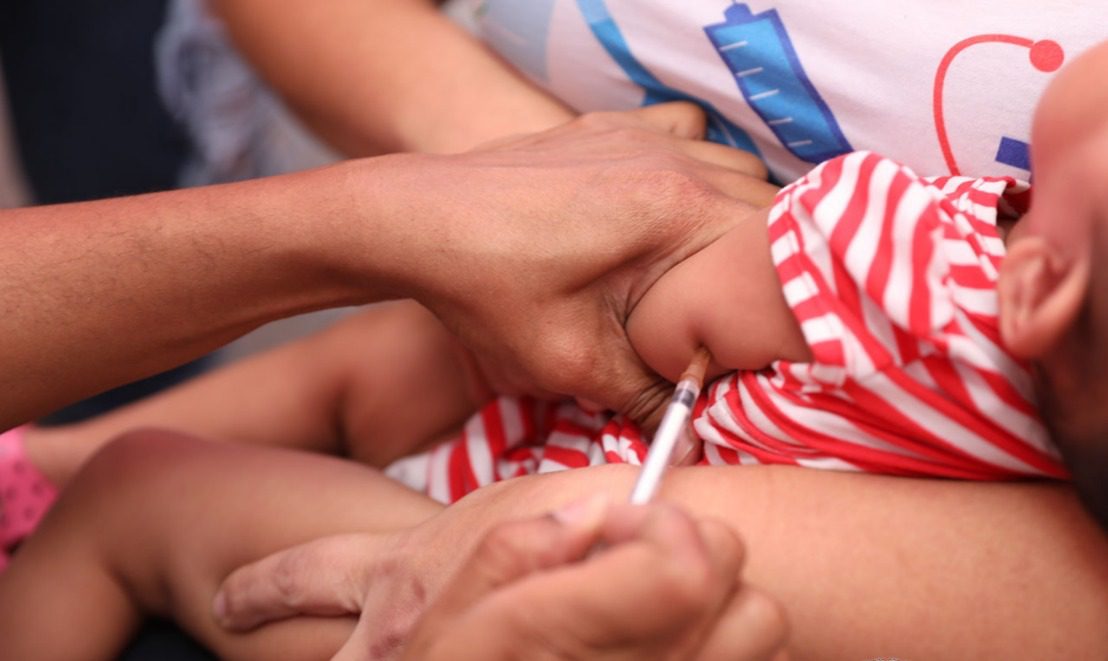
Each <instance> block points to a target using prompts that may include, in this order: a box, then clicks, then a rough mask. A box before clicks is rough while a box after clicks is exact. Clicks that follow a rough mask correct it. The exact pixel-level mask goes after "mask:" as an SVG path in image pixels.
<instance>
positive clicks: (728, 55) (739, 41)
mask: <svg viewBox="0 0 1108 661" xmlns="http://www.w3.org/2000/svg"><path fill="white" fill-rule="evenodd" d="M704 32H705V34H707V35H708V39H709V40H710V41H711V42H712V45H713V46H714V47H715V49H716V52H718V53H719V56H720V57H721V58H722V59H723V62H724V64H726V65H727V68H728V70H730V71H731V73H732V74H733V75H734V76H735V81H736V83H738V86H739V91H740V92H742V95H743V98H744V99H746V102H747V103H748V104H749V105H750V107H751V108H752V109H753V110H754V112H756V113H757V114H758V116H759V117H761V118H762V121H763V122H765V123H766V125H767V126H768V127H769V129H770V130H771V131H773V134H774V135H775V136H776V137H777V139H778V140H779V141H780V142H781V145H782V146H784V147H785V149H787V150H788V151H789V152H790V153H792V154H793V155H794V156H796V157H797V158H799V159H801V160H803V161H806V162H808V163H821V162H823V161H825V160H827V159H829V158H834V157H835V156H838V155H840V154H845V153H847V152H850V151H853V149H852V148H851V146H850V143H849V142H848V141H847V139H846V136H844V135H843V132H842V129H841V128H839V123H838V121H837V120H836V119H835V115H834V114H833V113H832V112H831V109H830V108H829V107H828V106H827V103H826V102H824V100H823V97H821V96H820V94H819V92H818V91H816V88H815V86H814V85H812V81H811V80H809V79H808V74H807V73H806V72H805V71H804V67H803V66H802V65H801V63H800V58H798V57H797V54H796V50H795V49H794V48H793V45H792V41H791V40H790V39H789V34H788V32H787V31H786V30H785V26H784V25H783V24H782V23H781V18H780V16H779V15H778V14H777V10H775V9H771V10H769V11H764V12H762V13H760V14H753V13H752V12H751V11H750V8H749V7H748V6H747V5H745V4H742V3H735V4H732V5H731V6H730V7H728V8H727V10H726V11H725V12H724V22H723V23H717V24H714V25H708V26H706V27H705V28H704Z"/></svg>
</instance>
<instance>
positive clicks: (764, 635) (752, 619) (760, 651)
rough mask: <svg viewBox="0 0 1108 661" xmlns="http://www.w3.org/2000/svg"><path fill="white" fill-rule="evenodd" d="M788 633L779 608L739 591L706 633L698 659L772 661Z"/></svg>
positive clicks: (757, 594) (746, 589) (755, 593)
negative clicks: (764, 660) (763, 660)
mask: <svg viewBox="0 0 1108 661" xmlns="http://www.w3.org/2000/svg"><path fill="white" fill-rule="evenodd" d="M788 632H789V627H788V622H787V620H786V618H785V612H784V610H783V609H782V608H781V606H780V604H778V603H777V602H776V601H774V600H773V599H771V598H770V597H768V596H766V595H765V594H763V593H762V592H759V591H757V590H754V589H752V588H750V587H740V589H739V590H738V592H737V593H736V594H735V596H734V598H733V599H732V600H731V601H730V603H728V605H727V607H726V609H725V610H724V611H723V613H722V614H721V615H720V617H719V619H718V620H716V622H715V623H713V625H712V626H711V628H710V629H709V631H708V634H707V640H706V641H705V642H704V646H703V647H701V648H700V653H699V655H697V659H698V660H699V661H732V660H733V659H744V660H750V661H755V660H760V659H772V658H775V656H776V655H777V654H778V653H779V652H781V651H782V649H783V648H784V646H785V642H786V640H787V639H788Z"/></svg>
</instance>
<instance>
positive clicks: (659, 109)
mask: <svg viewBox="0 0 1108 661" xmlns="http://www.w3.org/2000/svg"><path fill="white" fill-rule="evenodd" d="M623 114H624V115H625V116H626V117H627V118H628V119H630V120H632V121H635V122H639V123H641V124H642V125H643V126H644V127H645V128H651V129H654V130H656V131H662V132H665V133H672V134H673V135H675V136H677V137H679V138H688V139H690V140H703V139H704V134H705V132H706V131H707V125H708V117H707V115H705V114H704V110H703V109H701V107H700V106H698V105H696V104H695V103H691V102H689V101H670V102H668V103H656V104H654V105H650V106H644V107H642V108H636V109H635V110H631V111H628V112H626V113H623Z"/></svg>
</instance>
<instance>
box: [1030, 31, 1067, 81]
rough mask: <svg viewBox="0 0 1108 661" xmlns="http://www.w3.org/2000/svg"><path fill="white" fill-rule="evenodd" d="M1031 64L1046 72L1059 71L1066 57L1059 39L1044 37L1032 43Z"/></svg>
mask: <svg viewBox="0 0 1108 661" xmlns="http://www.w3.org/2000/svg"><path fill="white" fill-rule="evenodd" d="M1030 56H1031V65H1032V66H1033V67H1035V68H1036V69H1038V70H1039V71H1042V72H1044V73H1050V72H1051V71H1057V70H1058V67H1060V66H1062V61H1063V60H1065V59H1066V54H1065V52H1063V51H1062V47H1061V46H1059V45H1058V42H1057V41H1051V40H1050V39H1043V40H1042V41H1036V42H1035V43H1033V44H1031V52H1030Z"/></svg>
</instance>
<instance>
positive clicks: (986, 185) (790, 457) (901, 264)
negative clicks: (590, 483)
mask: <svg viewBox="0 0 1108 661" xmlns="http://www.w3.org/2000/svg"><path fill="white" fill-rule="evenodd" d="M1027 195H1028V189H1027V186H1026V184H1023V183H1020V182H1017V181H1015V180H1013V179H1010V178H983V179H973V178H968V177H943V178H936V179H924V178H921V177H919V176H917V175H915V174H913V173H912V172H911V171H910V170H908V169H907V168H905V167H903V166H901V165H899V164H897V163H895V162H893V161H890V160H888V159H885V158H882V157H880V156H877V155H875V154H872V153H869V152H855V153H852V154H848V155H846V156H842V157H839V158H837V159H834V160H832V161H828V162H826V163H824V164H822V165H820V166H819V167H817V168H815V169H814V170H812V171H811V172H810V173H809V174H808V175H807V176H806V177H804V178H803V179H800V180H799V181H797V182H796V183H794V184H792V185H790V186H788V187H787V188H785V189H784V190H782V191H781V192H780V193H779V194H778V196H777V200H776V203H775V205H774V207H773V209H772V212H771V214H770V218H769V237H770V242H771V250H772V253H773V261H774V264H775V265H776V267H777V272H778V275H779V276H780V280H781V284H782V288H783V291H784V293H785V298H786V300H787V301H788V304H789V306H790V308H791V309H792V310H793V313H794V314H795V315H796V318H797V320H798V321H799V322H800V326H801V330H802V331H803V333H804V337H805V339H806V340H807V342H808V344H809V345H810V347H811V350H812V353H813V356H814V360H813V361H812V362H809V363H803V364H802V363H790V362H787V361H777V362H775V363H774V364H772V365H771V366H770V367H768V368H767V369H765V370H760V371H745V372H735V373H733V374H730V375H727V376H724V377H722V378H720V379H719V380H717V381H716V382H715V383H714V384H712V385H711V387H710V388H708V389H707V391H706V393H705V394H704V395H703V396H702V397H701V400H700V402H698V404H697V408H696V411H695V412H694V422H693V428H694V429H695V431H696V434H697V436H699V437H700V439H702V440H703V441H704V455H703V459H702V462H703V463H708V464H790V465H797V466H806V467H811V468H825V469H837V470H851V471H865V472H873V473H885V474H893V475H914V476H936V477H949V478H962V479H974V480H999V479H1011V478H1018V477H1032V476H1047V477H1054V478H1064V477H1065V476H1066V473H1065V471H1064V469H1063V468H1062V466H1061V464H1060V461H1059V457H1058V454H1057V452H1056V451H1055V449H1054V448H1053V446H1052V445H1051V444H1050V442H1049V439H1048V438H1047V435H1046V432H1045V430H1044V428H1043V427H1042V425H1041V424H1040V422H1039V420H1038V418H1037V416H1036V411H1035V406H1034V403H1033V401H1032V395H1031V392H1032V390H1031V378H1030V374H1029V372H1028V371H1027V369H1026V367H1025V366H1024V365H1022V364H1020V363H1019V362H1017V361H1016V360H1015V359H1014V358H1013V357H1012V356H1011V355H1009V354H1008V353H1007V352H1006V351H1005V350H1004V348H1003V347H1002V346H1001V344H1000V336H999V330H998V325H997V297H996V291H995V289H996V280H997V274H998V268H999V265H1000V261H1001V260H1002V259H1003V257H1004V244H1003V242H1002V241H1001V239H1000V236H999V234H998V233H997V229H996V221H997V214H998V211H1001V212H1011V211H1012V210H1013V208H1017V207H1019V206H1020V205H1021V204H1022V203H1023V202H1025V201H1026V198H1027ZM645 452H646V445H645V443H644V441H643V439H642V437H641V435H640V434H639V431H638V429H637V428H636V427H635V425H634V424H632V423H630V422H629V421H627V420H626V419H624V418H623V417H621V416H612V415H610V414H592V413H587V412H584V411H582V410H580V409H579V408H577V407H576V406H574V405H573V404H571V403H562V404H551V403H544V402H535V401H532V400H528V399H520V398H501V399H499V400H497V401H496V402H493V403H492V404H489V405H488V406H486V407H485V408H484V409H483V410H482V411H480V412H479V413H477V414H476V415H475V416H474V417H473V418H471V419H470V421H469V423H468V424H467V425H466V427H465V430H464V431H463V433H462V435H461V437H460V438H459V439H457V440H455V441H452V442H448V443H446V444H444V445H442V446H439V447H438V448H436V449H434V450H432V451H431V452H429V453H427V454H424V455H420V456H418V457H413V458H410V459H405V460H403V461H401V462H399V463H398V464H396V465H394V466H393V467H391V468H390V474H392V475H394V476H396V477H398V478H400V479H402V480H403V481H405V482H406V483H408V484H410V485H411V486H413V487H415V488H418V489H421V490H424V491H426V492H427V493H429V494H430V495H431V496H432V497H434V498H436V499H438V500H441V501H443V502H452V501H455V500H457V499H458V498H460V497H462V496H463V495H465V494H466V493H468V492H469V491H472V490H473V489H476V488H477V487H479V486H482V485H485V484H488V483H490V482H494V481H497V480H502V479H507V478H510V477H516V476H519V475H524V474H529V473H543V472H549V471H554V470H563V469H566V468H577V467H581V466H587V465H596V464H604V463H632V464H638V463H639V462H640V461H641V459H642V458H643V456H644V455H645Z"/></svg>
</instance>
